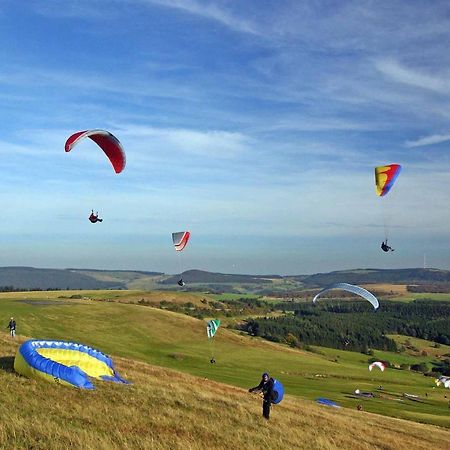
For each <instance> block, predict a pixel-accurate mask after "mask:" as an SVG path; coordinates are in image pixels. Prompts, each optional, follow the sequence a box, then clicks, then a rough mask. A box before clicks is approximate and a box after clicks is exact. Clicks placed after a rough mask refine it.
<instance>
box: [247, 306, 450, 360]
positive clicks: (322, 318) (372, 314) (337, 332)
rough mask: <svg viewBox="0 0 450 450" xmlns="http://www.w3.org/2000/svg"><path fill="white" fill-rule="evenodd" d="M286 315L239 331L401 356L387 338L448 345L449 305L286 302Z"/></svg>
mask: <svg viewBox="0 0 450 450" xmlns="http://www.w3.org/2000/svg"><path fill="white" fill-rule="evenodd" d="M278 308H279V309H282V310H283V311H284V312H285V314H284V315H283V316H280V317H276V318H256V319H254V318H252V319H248V320H247V321H245V323H244V324H243V325H241V329H242V330H244V331H247V332H248V333H249V334H251V335H253V336H260V337H263V338H265V339H268V340H271V341H275V342H286V343H288V344H290V345H292V346H305V345H319V346H324V347H331V348H338V349H345V350H352V351H359V352H364V353H368V352H369V351H370V349H378V350H387V351H397V350H398V349H397V345H396V343H395V342H394V341H393V340H392V339H389V338H388V337H387V336H386V335H387V334H402V335H406V336H412V337H418V338H422V339H427V340H431V341H434V342H437V343H440V344H446V345H450V303H448V302H439V301H435V300H434V301H431V300H429V301H428V300H420V301H419V300H417V301H414V302H411V303H400V302H386V303H384V304H383V305H381V306H380V308H379V309H378V310H377V311H374V310H373V309H372V308H371V307H370V305H368V304H367V303H366V302H356V301H355V302H352V301H350V302H349V301H348V300H346V301H345V302H343V303H341V302H336V300H334V301H333V303H327V302H323V303H321V304H317V305H311V304H304V303H293V302H285V303H281V304H279V305H278Z"/></svg>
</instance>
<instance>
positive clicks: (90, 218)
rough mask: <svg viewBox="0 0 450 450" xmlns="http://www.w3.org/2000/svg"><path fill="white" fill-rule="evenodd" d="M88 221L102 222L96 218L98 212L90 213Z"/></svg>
mask: <svg viewBox="0 0 450 450" xmlns="http://www.w3.org/2000/svg"><path fill="white" fill-rule="evenodd" d="M89 220H90V221H91V223H96V222H103V219H100V218H99V217H98V212H97V214H94V210H92V211H91V215H90V216H89Z"/></svg>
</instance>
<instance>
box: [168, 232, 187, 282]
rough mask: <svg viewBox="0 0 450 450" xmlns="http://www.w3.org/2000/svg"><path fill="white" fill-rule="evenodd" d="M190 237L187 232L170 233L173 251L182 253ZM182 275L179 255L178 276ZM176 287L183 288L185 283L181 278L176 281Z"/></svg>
mask: <svg viewBox="0 0 450 450" xmlns="http://www.w3.org/2000/svg"><path fill="white" fill-rule="evenodd" d="M190 236H191V233H190V232H189V231H177V232H175V233H172V242H173V245H174V247H175V250H176V251H177V252H182V251H183V250H184V248H185V247H186V245H187V243H188V241H189V238H190ZM182 273H183V268H182V266H181V255H180V274H182ZM177 284H178V286H181V287H183V286H185V285H186V283H185V282H184V281H183V278H180V279H179V280H178V281H177Z"/></svg>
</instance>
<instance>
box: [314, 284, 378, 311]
mask: <svg viewBox="0 0 450 450" xmlns="http://www.w3.org/2000/svg"><path fill="white" fill-rule="evenodd" d="M332 289H342V290H343V291H347V292H351V293H353V294H356V295H359V296H360V297H363V298H365V299H366V300H367V301H368V302H370V303H371V304H372V306H373V307H374V308H375V309H377V308H378V307H379V306H380V304H379V302H378V300H377V298H376V297H375V296H374V295H373V294H372V293H371V292H369V291H367V290H366V289H364V288H362V287H360V286H355V285H353V284H348V283H335V284H331V285H330V286H327V287H326V288H324V289H322V290H321V291H320V292H319V293H318V294H317V295H316V296H315V297H314V298H313V303H316V301H317V299H318V298H319V297H320V296H321V295H322V294H323V293H324V292H328V291H331V290H332Z"/></svg>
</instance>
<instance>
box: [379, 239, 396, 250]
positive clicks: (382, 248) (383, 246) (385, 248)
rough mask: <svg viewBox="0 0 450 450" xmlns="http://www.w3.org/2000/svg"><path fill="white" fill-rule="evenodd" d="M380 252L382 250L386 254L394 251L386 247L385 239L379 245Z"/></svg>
mask: <svg viewBox="0 0 450 450" xmlns="http://www.w3.org/2000/svg"><path fill="white" fill-rule="evenodd" d="M381 250H383V252H388V251H389V250H390V251H391V252H393V251H394V249H393V248H392V247H389V245H387V239H386V240H385V241H383V242H382V243H381Z"/></svg>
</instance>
